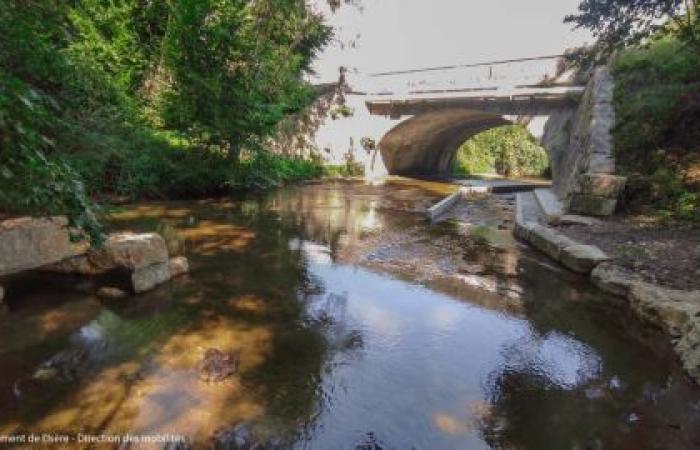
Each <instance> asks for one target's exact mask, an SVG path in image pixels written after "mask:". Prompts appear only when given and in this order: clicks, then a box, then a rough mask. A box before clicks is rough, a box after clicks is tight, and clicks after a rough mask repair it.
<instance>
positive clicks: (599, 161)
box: [586, 152, 615, 174]
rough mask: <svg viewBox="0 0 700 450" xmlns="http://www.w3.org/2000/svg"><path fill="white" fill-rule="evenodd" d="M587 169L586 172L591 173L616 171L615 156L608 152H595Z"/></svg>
mask: <svg viewBox="0 0 700 450" xmlns="http://www.w3.org/2000/svg"><path fill="white" fill-rule="evenodd" d="M586 169H587V170H586V172H590V173H607V174H611V173H615V158H613V156H612V155H610V154H608V153H596V152H593V153H591V155H590V158H589V160H588V165H587V167H586Z"/></svg>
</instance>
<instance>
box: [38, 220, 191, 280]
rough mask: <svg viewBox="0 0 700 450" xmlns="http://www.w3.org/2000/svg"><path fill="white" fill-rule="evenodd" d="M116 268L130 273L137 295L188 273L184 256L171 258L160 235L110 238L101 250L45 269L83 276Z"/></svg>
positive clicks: (97, 249)
mask: <svg viewBox="0 0 700 450" xmlns="http://www.w3.org/2000/svg"><path fill="white" fill-rule="evenodd" d="M115 269H124V270H126V271H128V273H129V277H130V279H129V281H130V283H131V287H132V288H133V291H134V292H135V293H137V294H138V293H141V292H146V291H149V290H151V289H153V288H154V287H156V286H157V285H159V284H161V283H164V282H166V281H168V280H170V278H171V277H172V276H173V275H172V274H173V273H175V275H180V274H182V273H185V272H187V271H188V270H189V266H188V263H187V259H186V258H184V257H180V258H173V259H172V260H171V259H169V258H168V248H167V245H166V243H165V240H164V239H163V237H162V236H161V235H159V234H157V233H144V234H131V233H119V234H113V235H110V236H109V237H108V238H107V240H106V242H105V243H104V245H103V246H102V247H100V248H96V249H91V250H90V251H88V252H87V253H86V254H85V255H80V256H76V257H73V258H69V259H67V260H65V261H61V262H60V263H57V264H52V265H50V266H47V267H44V270H48V271H53V272H60V273H77V274H81V275H88V276H92V275H101V274H104V273H107V272H110V271H113V270H115Z"/></svg>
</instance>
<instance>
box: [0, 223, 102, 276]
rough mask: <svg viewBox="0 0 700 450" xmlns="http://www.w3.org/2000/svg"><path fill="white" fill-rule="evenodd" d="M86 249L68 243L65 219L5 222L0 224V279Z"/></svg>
mask: <svg viewBox="0 0 700 450" xmlns="http://www.w3.org/2000/svg"><path fill="white" fill-rule="evenodd" d="M88 246H89V245H88V243H87V242H86V241H82V242H78V243H75V242H72V241H71V231H70V229H69V228H68V219H66V218H65V217H51V218H32V217H23V218H19V219H11V220H6V221H3V222H1V223H0V275H4V274H9V273H15V272H21V271H23V270H30V269H36V268H38V267H41V266H44V265H46V264H52V263H55V262H58V261H61V260H63V259H66V258H70V257H72V256H76V255H79V254H82V253H85V252H86V251H87V249H88Z"/></svg>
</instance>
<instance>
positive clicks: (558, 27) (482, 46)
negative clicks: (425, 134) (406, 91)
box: [310, 0, 592, 82]
mask: <svg viewBox="0 0 700 450" xmlns="http://www.w3.org/2000/svg"><path fill="white" fill-rule="evenodd" d="M310 1H312V3H313V4H315V5H316V7H317V8H318V9H319V10H321V11H323V12H324V14H325V16H326V18H327V21H328V23H329V24H331V25H333V27H334V28H335V30H336V38H337V39H336V42H334V43H333V44H331V45H329V46H328V48H326V50H325V51H324V52H323V53H322V54H321V55H320V56H319V58H318V60H317V62H316V64H315V70H316V72H317V73H318V77H316V78H315V79H314V81H321V82H328V81H335V80H337V77H338V67H340V66H346V67H348V68H351V69H353V68H355V69H357V70H359V71H360V73H362V74H367V73H372V72H381V71H387V70H402V69H412V68H420V67H426V66H441V65H449V64H467V63H475V62H482V61H492V60H499V59H511V58H523V57H532V56H542V55H550V54H558V53H561V52H563V51H564V50H565V49H566V48H570V47H575V46H578V45H581V44H583V43H586V42H591V41H592V38H591V36H590V35H589V34H588V33H587V32H585V31H581V30H577V31H572V30H571V26H570V25H567V24H564V23H563V18H564V16H565V15H566V14H569V13H573V12H575V11H576V7H577V5H578V4H579V3H580V0H529V1H524V0H361V2H362V9H363V11H360V10H359V9H358V8H356V7H353V6H343V7H341V8H340V9H339V10H338V11H337V12H336V13H335V14H331V13H330V11H329V9H328V6H327V4H326V0H310ZM358 36H359V38H357V37H358ZM355 38H357V40H356V42H357V44H356V48H352V47H349V46H347V45H346V46H345V48H344V49H343V48H341V47H342V45H341V43H347V42H349V41H351V40H352V39H355Z"/></svg>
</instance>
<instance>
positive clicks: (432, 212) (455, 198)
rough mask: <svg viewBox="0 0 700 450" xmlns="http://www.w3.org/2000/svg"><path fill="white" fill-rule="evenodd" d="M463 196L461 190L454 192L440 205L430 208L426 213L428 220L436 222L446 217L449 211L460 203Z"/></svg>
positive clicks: (439, 203)
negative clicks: (439, 218) (443, 216)
mask: <svg viewBox="0 0 700 450" xmlns="http://www.w3.org/2000/svg"><path fill="white" fill-rule="evenodd" d="M462 196H463V194H462V191H461V189H459V190H457V191H456V192H453V193H452V194H450V195H448V196H447V197H445V198H444V199H442V200H441V201H439V202H438V203H436V204H434V205H433V206H431V207H430V208H428V210H427V211H426V215H427V216H428V219H430V220H431V221H434V220H435V219H437V218H438V217H440V216H442V215H444V214H445V213H446V212H447V211H449V210H450V209H452V208H454V206H455V205H456V204H457V202H459V201H460V200H461V199H462Z"/></svg>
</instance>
